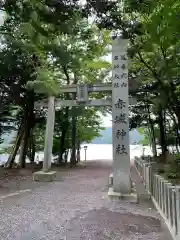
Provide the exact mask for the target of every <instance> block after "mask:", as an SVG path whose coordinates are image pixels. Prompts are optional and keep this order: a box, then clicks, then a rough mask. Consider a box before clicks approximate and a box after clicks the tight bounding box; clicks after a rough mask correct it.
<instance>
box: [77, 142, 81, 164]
mask: <svg viewBox="0 0 180 240" xmlns="http://www.w3.org/2000/svg"><path fill="white" fill-rule="evenodd" d="M80 148H81V146H80V141H78V142H77V163H78V162H80V161H81V155H80Z"/></svg>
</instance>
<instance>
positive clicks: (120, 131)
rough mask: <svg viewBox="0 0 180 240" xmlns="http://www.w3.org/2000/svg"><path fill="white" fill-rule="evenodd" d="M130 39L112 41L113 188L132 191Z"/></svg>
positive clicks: (126, 191)
mask: <svg viewBox="0 0 180 240" xmlns="http://www.w3.org/2000/svg"><path fill="white" fill-rule="evenodd" d="M127 47H128V40H127V39H121V38H119V37H116V38H115V39H113V40H112V67H113V70H112V75H113V76H112V118H113V191H114V192H117V193H121V194H130V192H131V182H130V150H129V116H128V107H129V94H128V58H127Z"/></svg>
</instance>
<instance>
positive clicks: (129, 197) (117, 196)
mask: <svg viewBox="0 0 180 240" xmlns="http://www.w3.org/2000/svg"><path fill="white" fill-rule="evenodd" d="M108 197H109V198H110V199H111V200H124V201H127V202H130V203H137V202H138V196H137V194H136V193H135V192H132V193H130V194H122V193H119V192H114V190H113V188H112V187H110V188H109V191H108Z"/></svg>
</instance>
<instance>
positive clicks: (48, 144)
mask: <svg viewBox="0 0 180 240" xmlns="http://www.w3.org/2000/svg"><path fill="white" fill-rule="evenodd" d="M54 99H55V98H54V97H52V96H51V97H49V98H48V114H47V123H46V134H45V146H44V161H43V171H44V172H48V171H49V170H50V169H51V161H52V147H53V133H54V119H55V108H54Z"/></svg>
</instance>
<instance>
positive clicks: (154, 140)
mask: <svg viewBox="0 0 180 240" xmlns="http://www.w3.org/2000/svg"><path fill="white" fill-rule="evenodd" d="M146 108H147V113H148V121H149V126H150V142H151V145H152V151H153V157H154V158H156V157H157V148H156V138H155V132H154V125H153V121H152V119H151V115H150V109H149V105H148V104H146Z"/></svg>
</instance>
